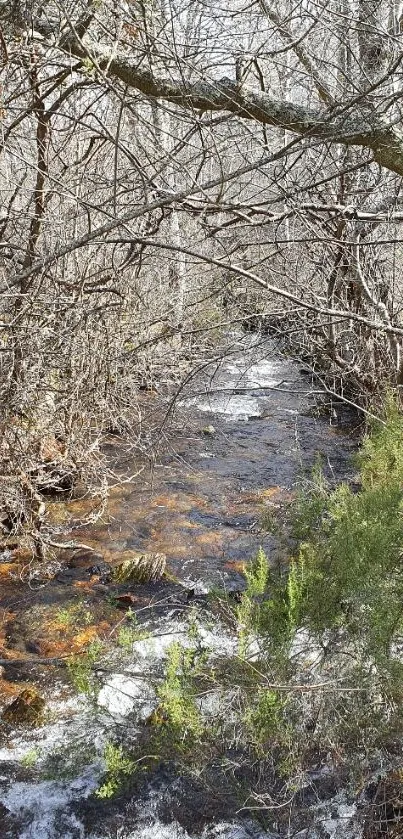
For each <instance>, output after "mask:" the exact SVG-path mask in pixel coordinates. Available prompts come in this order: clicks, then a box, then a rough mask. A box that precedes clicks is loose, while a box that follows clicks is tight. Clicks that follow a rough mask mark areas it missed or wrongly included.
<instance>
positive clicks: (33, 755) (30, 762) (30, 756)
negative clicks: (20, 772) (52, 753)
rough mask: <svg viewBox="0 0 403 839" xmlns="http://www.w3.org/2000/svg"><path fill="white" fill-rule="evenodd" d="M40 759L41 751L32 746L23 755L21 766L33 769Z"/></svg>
mask: <svg viewBox="0 0 403 839" xmlns="http://www.w3.org/2000/svg"><path fill="white" fill-rule="evenodd" d="M38 760H39V752H38V751H37V749H34V748H32V749H29V751H28V752H26V753H25V755H23V756H22V758H21V761H20V762H21V766H24V767H25V769H31V768H32V767H33V766H35V765H36V764H37V762H38Z"/></svg>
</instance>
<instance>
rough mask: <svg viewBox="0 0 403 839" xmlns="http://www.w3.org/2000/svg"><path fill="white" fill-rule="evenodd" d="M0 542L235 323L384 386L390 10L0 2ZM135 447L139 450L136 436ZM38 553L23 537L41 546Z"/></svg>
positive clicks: (350, 377) (397, 39)
mask: <svg viewBox="0 0 403 839" xmlns="http://www.w3.org/2000/svg"><path fill="white" fill-rule="evenodd" d="M0 24H1V30H0V31H1V37H0V44H1V62H2V68H1V76H0V82H1V88H0V94H1V154H2V167H1V171H0V196H1V211H0V232H1V242H0V281H1V296H0V327H1V332H0V394H1V404H2V414H1V423H0V452H1V466H0V469H1V475H2V481H1V499H2V500H1V507H2V510H3V517H2V530H3V536H4V539H6V540H7V539H10V538H13V537H14V535H15V534H16V533H17V532H18V531H19V530H20V529H21V526H23V527H24V528H25V529H26V530H28V531H29V532H30V533H31V536H32V539H33V544H34V550H35V551H37V552H38V553H39V554H40V553H41V551H43V546H44V544H45V542H44V536H43V534H44V529H43V522H44V515H45V507H44V498H45V496H46V494H47V493H49V492H51V491H54V490H58V491H60V490H63V491H70V490H71V488H72V486H73V485H74V484H75V483H76V482H77V481H78V480H80V481H83V482H85V483H86V484H87V486H90V487H91V488H92V490H91V491H94V492H95V491H98V490H99V487H102V491H103V492H104V493H105V492H106V489H107V482H108V478H107V464H106V461H105V458H104V456H103V455H102V453H101V451H102V450H101V444H102V441H103V439H104V435H105V433H108V432H111V431H113V432H119V433H121V434H123V435H125V437H126V439H127V440H129V441H130V443H131V445H134V446H137V447H138V448H140V449H141V448H142V447H144V445H145V442H144V436H143V434H144V431H146V430H147V429H144V426H143V423H142V421H141V411H140V407H139V401H138V394H139V390H140V389H141V388H144V387H148V386H152V385H154V384H155V382H156V381H157V382H158V381H164V382H167V381H170V380H171V381H176V382H178V381H179V380H180V378H181V376H182V375H183V374H185V373H187V372H188V370H189V368H190V367H191V366H192V365H193V364H195V363H196V362H197V363H199V362H200V361H202V360H203V359H204V358H207V357H208V355H209V353H210V352H211V348H212V346H213V347H214V345H215V343H216V342H217V341H219V340H221V339H222V338H223V336H225V334H226V333H227V332H228V329H229V327H230V326H231V324H237V325H238V326H239V325H242V324H243V325H244V326H247V327H248V328H255V327H256V325H258V326H264V327H265V328H270V329H272V330H273V331H274V332H276V331H277V333H278V334H280V335H281V337H282V339H283V340H284V339H287V341H288V342H289V344H290V346H291V347H292V349H293V351H295V352H298V351H299V352H301V353H303V354H304V356H305V357H307V358H308V359H309V360H310V362H311V364H312V367H313V369H316V370H318V371H320V372H326V375H327V382H328V383H329V384H330V386H331V387H332V388H334V389H335V390H337V391H338V392H341V393H347V394H348V396H349V397H351V396H352V397H353V399H354V400H356V401H358V402H362V401H369V400H371V399H374V398H377V396H378V394H379V393H381V392H382V391H383V390H384V387H385V385H388V386H392V387H393V386H399V385H400V384H401V383H402V381H403V368H402V363H401V357H400V356H401V346H400V344H401V339H402V335H403V329H402V324H401V316H400V312H401V306H402V291H403V289H402V282H401V266H402V252H401V240H400V239H399V235H400V234H399V229H400V228H399V225H400V223H401V220H402V218H403V215H402V212H401V211H400V189H401V175H402V173H403V164H402V162H401V161H402V158H403V153H402V150H401V145H402V140H401V137H400V134H399V128H398V123H399V119H400V96H401V70H400V64H401V59H402V51H401V48H402V41H401V39H402V35H401V10H400V8H399V3H397V2H394V0H331V2H320V3H316V4H312V3H311V2H310V1H309V0H304V2H296V3H292V2H290V0H278V2H275V3H270V4H267V3H266V2H265V0H260V2H259V3H258V4H252V5H250V4H248V3H245V4H243V3H242V2H237V3H236V4H235V6H234V4H230V3H226V2H224V4H222V5H220V6H217V5H216V4H214V3H213V2H211V3H207V4H205V3H198V2H195V3H188V4H185V5H184V4H183V3H179V4H177V3H176V2H175V0H171V2H170V3H169V4H164V3H159V2H154V3H151V2H145V1H144V0H136V2H135V1H134V0H127V2H124V0H121V2H119V3H117V4H115V3H109V2H108V1H106V2H104V0H101V2H99V0H96V2H95V1H94V0H89V2H84V0H80V2H64V0H60V2H59V0H50V2H45V3H39V2H35V0H29V1H28V2H23V0H14V2H13V3H9V2H3V0H2V2H0ZM147 442H149V440H148V441H147ZM41 534H42V535H41Z"/></svg>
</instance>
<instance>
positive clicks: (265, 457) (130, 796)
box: [0, 336, 359, 839]
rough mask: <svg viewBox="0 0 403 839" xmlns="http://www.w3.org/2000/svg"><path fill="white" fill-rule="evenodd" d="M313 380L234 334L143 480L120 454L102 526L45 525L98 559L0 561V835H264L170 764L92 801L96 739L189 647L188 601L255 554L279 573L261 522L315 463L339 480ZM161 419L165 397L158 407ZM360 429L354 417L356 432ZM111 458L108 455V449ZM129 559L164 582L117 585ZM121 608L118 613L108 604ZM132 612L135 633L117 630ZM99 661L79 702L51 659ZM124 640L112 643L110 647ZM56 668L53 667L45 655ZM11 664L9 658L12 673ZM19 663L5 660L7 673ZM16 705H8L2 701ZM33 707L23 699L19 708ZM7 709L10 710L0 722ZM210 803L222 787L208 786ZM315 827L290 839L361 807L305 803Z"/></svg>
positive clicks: (62, 510)
mask: <svg viewBox="0 0 403 839" xmlns="http://www.w3.org/2000/svg"><path fill="white" fill-rule="evenodd" d="M315 390H317V386H316V385H314V384H312V381H311V377H310V376H309V374H307V372H306V371H304V370H302V369H301V367H300V366H299V365H298V364H296V363H294V362H293V361H290V360H288V359H287V358H285V357H283V356H281V354H280V352H279V350H278V349H277V348H276V346H275V344H274V343H273V342H272V341H270V340H268V339H265V340H260V341H258V340H257V339H256V336H255V337H249V336H248V337H242V338H241V337H239V336H234V340H233V345H232V354H231V356H230V357H229V358H227V359H225V360H223V361H222V362H217V363H215V364H212V365H211V366H210V367H207V368H205V369H204V371H203V373H200V374H199V375H198V376H197V377H195V378H194V379H193V380H192V381H190V382H189V384H188V385H187V387H186V388H185V389H184V390H183V391H182V392H181V394H180V396H179V398H178V400H177V402H176V407H175V415H174V419H173V422H172V424H171V428H170V432H169V434H168V433H166V437H165V436H163V435H161V443H160V446H159V454H158V457H157V458H156V460H155V462H154V464H153V468H152V469H150V468H149V466H148V464H147V463H142V464H140V467H139V462H138V459H134V458H133V459H130V458H129V457H127V455H126V456H125V458H121V459H120V461H119V457H118V454H117V462H118V466H117V468H118V469H119V473H120V475H121V476H122V477H123V478H124V477H125V476H131V475H134V474H136V473H139V474H138V475H137V477H135V478H134V479H133V480H132V481H131V482H127V483H122V484H121V485H119V486H116V488H115V489H114V490H113V491H112V493H111V497H110V500H109V503H108V506H107V509H106V510H105V512H104V513H103V515H102V517H101V518H100V520H98V521H96V522H94V523H91V522H89V523H88V524H86V525H85V526H84V527H76V522H77V521H78V520H79V519H80V517H81V516H82V514H83V512H90V511H91V504H93V499H89V498H88V499H84V500H76V501H75V500H71V501H69V502H65V501H63V502H62V501H55V502H54V503H53V504H51V505H49V515H50V517H53V521H54V522H57V523H58V527H59V529H60V534H61V537H62V536H63V535H64V536H65V537H67V539H72V538H74V539H77V541H79V542H82V543H85V544H87V545H89V546H90V547H91V548H92V549H93V552H92V553H90V552H89V551H87V552H86V551H85V550H83V551H81V553H80V552H78V553H77V552H76V553H74V552H73V553H72V555H71V557H70V558H69V559H68V561H65V560H64V561H57V560H55V563H54V567H53V568H50V569H47V574H46V575H45V576H42V577H41V573H40V572H38V574H37V576H35V574H36V572H35V570H33V572H32V574H31V576H30V579H29V584H28V583H27V581H26V580H27V575H26V569H27V562H26V559H24V557H18V555H10V552H9V551H8V552H7V551H4V552H3V555H0V580H1V589H0V601H1V609H2V623H1V630H0V646H1V650H0V653H1V655H0V657H1V658H2V659H4V660H5V665H4V667H3V668H2V674H1V676H2V677H1V679H0V709H1V710H2V712H3V718H2V723H1V729H0V837H2V838H3V837H4V839H9V838H10V839H17V837H18V839H28V837H30V838H32V839H109V837H115V839H116V838H117V837H120V839H132V838H133V839H134V837H136V839H190V837H193V839H213V837H216V839H274V837H275V836H277V835H279V834H277V833H269V832H267V831H264V830H262V828H261V827H259V825H258V824H257V823H256V822H254V821H253V820H251V819H250V818H246V819H245V818H243V817H241V816H239V815H238V816H237V815H236V813H235V810H234V804H233V802H232V801H231V797H230V795H229V794H228V795H226V794H224V793H223V794H222V795H220V794H219V793H218V794H212V795H211V796H210V797H209V796H207V795H206V791H205V790H203V789H202V787H201V784H200V785H199V784H198V782H197V779H195V781H194V784H193V785H190V782H189V780H185V779H182V778H180V777H176V776H175V774H174V773H173V770H172V769H171V768H170V767H166V768H162V769H161V770H160V771H159V773H158V774H157V776H156V777H153V778H151V779H148V780H145V781H143V782H142V783H141V784H140V785H139V786H138V787H137V788H136V789H135V792H134V793H133V791H132V792H130V791H129V792H127V793H126V794H125V795H124V796H123V797H122V798H120V799H118V800H117V801H114V800H113V799H111V800H110V801H106V800H105V801H104V800H101V799H99V798H96V797H95V796H94V794H93V793H94V791H95V790H96V789H97V787H98V786H99V783H100V778H101V776H102V772H103V754H104V748H105V744H107V743H108V742H111V741H114V739H116V737H118V738H119V739H122V733H123V737H124V742H125V744H127V747H128V748H129V749H130V744H131V743H133V742H135V740H136V738H137V737H139V736H141V731H142V729H143V728H144V725H145V724H146V723H147V720H148V718H149V717H150V714H151V713H152V712H153V710H154V709H155V707H156V696H155V693H154V689H153V687H152V685H151V680H150V678H147V676H148V674H152V673H158V672H159V671H161V668H162V666H163V663H164V659H165V656H166V650H167V648H168V647H169V645H170V644H171V643H172V641H173V640H176V639H177V640H180V641H184V642H185V643H186V632H187V623H186V619H187V614H188V612H189V609H190V608H191V606H192V602H191V600H192V599H193V600H194V599H196V601H197V599H198V598H202V597H203V594H204V593H206V592H208V591H209V589H210V588H211V587H212V586H216V585H219V586H220V587H224V588H225V589H227V590H228V591H231V590H235V591H236V590H238V589H239V588H242V585H243V576H242V573H241V571H242V566H243V563H245V562H246V561H247V560H248V559H250V558H251V557H252V556H253V555H254V553H256V551H257V549H258V548H259V546H262V547H263V548H264V550H265V551H266V553H267V555H268V556H269V558H270V560H271V561H273V562H275V561H276V557H277V555H278V551H279V546H278V544H277V542H276V539H275V538H274V537H273V536H272V535H270V534H268V533H267V530H266V529H265V520H266V521H267V518H268V517H270V515H271V513H272V512H273V511H275V510H276V509H278V508H279V507H280V506H281V505H284V504H286V503H287V501H288V500H289V499H290V498H291V497H292V493H293V492H295V489H296V488H297V486H298V485H299V483H300V482H301V481H303V480H306V479H307V478H308V477H309V474H310V471H311V469H312V467H313V465H314V464H315V462H316V461H317V459H318V458H320V461H321V464H322V467H323V470H324V472H325V474H326V475H327V477H328V478H329V480H331V481H334V482H336V481H340V480H343V479H344V478H351V477H352V475H353V467H352V465H351V456H352V454H353V452H354V451H355V450H356V446H357V434H356V432H355V431H354V430H353V422H352V420H353V417H352V414H350V415H349V414H348V413H347V412H346V411H345V409H343V407H342V406H339V405H336V406H335V410H333V411H332V414H331V419H329V416H319V415H318V411H317V410H316V408H317V397H316V396H315ZM154 398H155V400H156V403H158V405H157V404H156V410H159V411H160V413H161V415H162V414H163V413H164V411H165V410H166V409H167V406H168V400H167V399H164V398H163V397H162V396H158V395H156V396H155V397H154ZM356 422H357V420H356V419H355V423H356ZM116 448H117V447H116ZM130 551H142V552H152V553H158V554H164V555H166V558H167V567H168V572H169V574H168V576H167V577H166V578H165V579H163V580H161V581H160V582H158V583H154V584H147V585H145V584H144V585H133V584H132V585H131V586H130V585H129V586H128V585H126V586H125V585H120V586H117V585H113V584H112V583H111V582H110V579H108V575H107V570H108V567H110V566H113V565H114V563H116V562H117V561H119V557H120V556H122V554H124V555H125V556H126V555H129V552H130ZM119 598H121V599H120V601H119ZM122 604H126V608H127V604H130V609H131V613H130V614H132V615H134V616H135V620H136V624H135V626H136V632H137V636H135V635H134V636H133V637H131V636H130V633H129V634H128V633H126V635H125V634H124V633H123V634H122V632H121V628H122V626H123V627H126V626H127V616H126V612H125V611H124V609H122ZM199 632H200V633H201V635H202V637H203V641H204V642H205V643H206V645H207V646H208V647H209V648H210V650H211V652H212V655H214V654H216V653H222V652H225V651H226V650H231V649H232V648H233V644H234V641H233V638H231V637H230V635H228V634H227V633H226V632H225V631H224V630H223V629H222V627H219V626H218V625H217V627H214V626H206V625H204V624H201V625H200V627H199ZM97 639H101V641H102V642H103V643H104V649H105V650H106V652H103V654H102V658H101V665H100V670H99V673H98V678H99V684H100V689H99V692H98V693H97V695H96V697H95V698H91V697H88V696H86V695H85V694H83V693H77V691H75V690H74V689H73V687H72V685H71V680H70V679H69V678H68V675H67V673H66V668H65V667H62V666H60V659H63V657H66V656H68V655H69V654H71V653H77V654H79V653H80V652H81V651H82V650H84V649H86V647H87V646H88V644H89V643H91V641H93V642H94V641H96V640H97ZM116 639H118V641H119V643H116ZM52 658H54V659H58V660H59V663H57V662H56V663H55V664H52V662H51V659H52ZM16 660H17V664H16V663H15V662H16ZM13 662H14V663H13ZM24 691H28V692H29V691H31V693H32V696H34V697H35V696H36V695H38V696H39V697H40V702H39V705H41V706H42V704H43V705H44V707H43V708H42V707H41V708H40V713H39V712H38V719H37V720H35V724H33V721H32V719H31V720H29V724H28V722H27V720H26V719H25V721H24V719H22V718H18V716H15V718H13V717H12V714H10V708H11V707H13V708H14V707H15V702H16V700H18V697H19V696H20V695H21V692H24ZM13 703H14V705H13ZM31 705H33V706H35V700H34V701H31ZM7 709H8V713H7ZM216 792H217V791H216ZM315 806H316V807H317V813H318V816H317V826H316V827H315V828H314V829H313V830H311V829H309V830H308V829H302V830H300V832H298V833H295V831H294V833H293V834H291V833H289V834H288V833H287V834H285V833H281V836H285V835H289V836H291V835H298V837H300V839H308V837H312V839H322V837H330V838H331V837H339V836H340V837H346V839H347V837H357V836H358V835H359V834H358V833H357V828H356V826H354V825H355V822H354V818H355V808H354V805H353V804H352V803H351V802H350V801H349V800H348V798H347V797H346V795H345V794H344V792H343V791H342V790H341V791H340V790H330V791H329V794H328V798H327V799H326V798H325V799H324V800H322V801H320V800H318V801H317V802H316V804H315Z"/></svg>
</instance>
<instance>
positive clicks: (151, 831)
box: [90, 819, 277, 839]
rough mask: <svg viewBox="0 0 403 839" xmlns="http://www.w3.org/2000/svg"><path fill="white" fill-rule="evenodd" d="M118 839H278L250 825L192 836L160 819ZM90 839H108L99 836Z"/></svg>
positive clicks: (215, 827) (224, 825) (212, 828)
mask: <svg viewBox="0 0 403 839" xmlns="http://www.w3.org/2000/svg"><path fill="white" fill-rule="evenodd" d="M115 835H116V837H117V839H277V837H276V836H275V835H274V834H273V833H266V832H264V833H262V832H261V830H259V829H258V828H256V827H254V826H253V825H252V823H251V824H250V825H241V824H231V823H230V822H221V823H219V824H211V825H207V827H205V828H204V829H203V830H202V832H201V833H198V834H195V833H194V832H193V831H192V833H191V834H189V833H188V832H187V830H185V829H184V828H183V827H181V826H180V824H178V822H176V821H174V822H171V823H170V824H163V823H162V822H160V821H159V820H158V819H150V821H148V820H147V823H145V824H140V825H139V826H137V827H136V828H135V830H127V829H126V830H125V828H122V829H121V831H120V832H119V831H118V832H117V833H116V834H115ZM90 839H106V837H104V836H102V837H101V836H100V835H99V834H97V835H96V836H91V837H90Z"/></svg>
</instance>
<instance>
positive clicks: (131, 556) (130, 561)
mask: <svg viewBox="0 0 403 839" xmlns="http://www.w3.org/2000/svg"><path fill="white" fill-rule="evenodd" d="M166 561H167V558H166V556H165V554H160V553H140V552H138V551H123V552H122V553H121V554H120V562H119V563H118V564H117V565H115V567H114V569H113V579H114V581H115V582H116V583H155V582H157V580H160V579H161V577H162V576H163V574H164V571H165V568H166Z"/></svg>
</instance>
